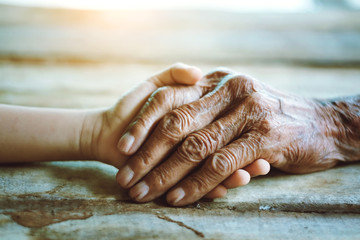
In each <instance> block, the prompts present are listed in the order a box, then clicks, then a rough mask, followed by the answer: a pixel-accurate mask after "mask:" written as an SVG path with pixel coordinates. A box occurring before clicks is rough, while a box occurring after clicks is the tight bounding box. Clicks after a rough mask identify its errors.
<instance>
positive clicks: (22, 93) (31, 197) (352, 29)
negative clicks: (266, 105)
mask: <svg viewBox="0 0 360 240" xmlns="http://www.w3.org/2000/svg"><path fill="white" fill-rule="evenodd" d="M358 16H359V13H358V12H351V13H349V12H324V13H322V14H310V13H308V14H295V15H274V14H273V15H251V14H245V15H244V14H235V13H232V14H224V13H214V12H212V13H206V12H200V13H195V12H190V13H184V12H182V13H181V12H171V13H161V12H155V13H154V12H153V13H145V12H143V13H141V14H140V13H134V12H130V13H121V14H119V13H115V12H113V13H110V14H105V13H104V12H100V13H99V12H88V11H80V12H76V11H64V10H61V11H60V10H41V9H25V8H12V7H0V102H1V103H8V104H20V105H35V106H43V107H47V106H49V107H68V108H88V107H99V106H109V105H111V104H113V103H114V102H115V101H116V100H117V99H118V98H119V96H120V95H121V94H123V93H124V92H125V91H127V90H128V89H130V88H131V87H132V86H134V85H136V84H137V83H138V82H139V81H142V80H143V79H144V78H146V77H148V76H150V75H151V74H154V73H155V72H157V71H159V70H160V69H161V68H163V67H165V66H166V65H168V64H170V63H172V62H174V61H185V62H190V63H195V64H197V65H199V66H200V67H201V68H202V69H203V70H204V71H205V72H206V71H208V70H211V69H213V68H214V67H216V66H218V65H226V66H227V67H229V68H231V69H234V70H236V71H239V72H244V73H247V74H250V75H252V76H254V77H256V78H258V79H260V80H261V81H264V82H266V83H268V84H270V85H272V86H274V87H276V88H278V89H280V90H284V91H290V92H293V93H296V94H300V95H303V96H306V97H318V98H331V97H338V96H344V95H353V94H358V93H359V90H360V81H359V80H360V79H359V76H360V65H359V60H360V40H359V36H360V35H359V30H360V18H359V17H358ZM184 19H185V20H184ZM0 117H1V116H0ZM115 173H116V169H115V168H113V167H110V166H107V165H104V164H101V163H97V162H52V163H41V164H18V165H7V166H1V167H0V239H202V238H205V239H264V238H266V239H358V238H359V236H360V228H359V225H360V174H359V173H360V165H359V164H354V165H343V166H339V167H336V168H334V169H331V170H328V171H324V172H319V173H312V174H306V175H288V174H284V173H281V172H278V171H274V170H273V171H272V172H271V174H270V175H269V176H265V177H258V178H256V179H253V180H252V181H251V183H250V184H249V185H248V186H245V187H242V188H239V189H234V190H231V191H229V194H228V196H227V197H226V198H224V199H218V200H216V201H213V202H209V201H199V202H198V203H196V204H194V205H191V206H188V207H185V208H172V207H169V206H167V205H166V203H165V202H164V200H163V199H159V200H157V201H154V202H151V203H147V204H136V203H133V202H131V201H129V198H128V197H127V195H126V192H125V191H123V190H121V189H120V188H119V187H118V185H117V184H116V183H115V181H114V176H115Z"/></svg>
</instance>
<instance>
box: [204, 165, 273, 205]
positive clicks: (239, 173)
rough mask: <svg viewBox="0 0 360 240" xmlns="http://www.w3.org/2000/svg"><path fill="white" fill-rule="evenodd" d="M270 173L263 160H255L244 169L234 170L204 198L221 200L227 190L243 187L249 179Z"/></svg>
mask: <svg viewBox="0 0 360 240" xmlns="http://www.w3.org/2000/svg"><path fill="white" fill-rule="evenodd" d="M269 171H270V164H269V163H268V162H267V161H266V160H264V159H258V160H255V161H254V162H253V163H251V164H249V165H248V166H246V167H245V168H244V169H238V170H236V171H235V172H234V173H233V174H232V175H231V176H229V177H228V178H227V179H225V180H224V181H223V182H222V184H219V185H218V186H216V187H215V188H214V189H213V190H211V191H210V192H209V193H208V194H206V195H205V198H209V199H214V198H222V197H225V196H226V194H227V189H231V188H237V187H241V186H245V185H247V184H248V183H249V182H250V179H251V177H256V176H259V175H266V174H268V173H269Z"/></svg>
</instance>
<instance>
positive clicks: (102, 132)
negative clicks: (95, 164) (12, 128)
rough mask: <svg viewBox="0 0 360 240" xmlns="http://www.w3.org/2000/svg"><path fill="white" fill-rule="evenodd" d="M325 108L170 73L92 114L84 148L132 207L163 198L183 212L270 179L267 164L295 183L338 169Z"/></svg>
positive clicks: (228, 80)
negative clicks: (296, 178) (106, 168)
mask: <svg viewBox="0 0 360 240" xmlns="http://www.w3.org/2000/svg"><path fill="white" fill-rule="evenodd" d="M323 107H324V106H323V105H322V104H321V103H319V102H318V101H316V100H309V99H304V98H301V97H297V96H293V95H288V94H284V93H281V92H279V91H277V90H274V89H272V88H270V87H269V86H267V85H265V84H263V83H261V82H259V81H257V80H255V79H253V78H251V77H248V76H245V75H239V74H237V73H234V72H232V71H230V70H224V69H219V70H216V71H213V72H211V73H209V74H207V75H206V76H204V77H203V76H202V73H201V71H200V70H199V69H197V68H195V67H189V66H186V65H183V64H176V65H174V66H172V67H170V68H169V69H167V70H165V71H163V72H161V73H159V74H157V75H155V76H154V77H151V78H149V79H148V80H147V81H145V82H144V83H142V84H141V85H140V86H139V87H138V88H136V89H134V90H133V91H131V92H130V93H128V94H126V95H125V96H124V97H123V98H122V99H120V100H119V102H118V103H117V104H116V105H115V106H114V107H113V108H111V109H109V110H107V111H104V112H103V113H102V114H100V115H99V114H94V115H91V114H89V116H88V118H87V119H88V120H87V121H88V122H89V123H90V124H92V126H94V127H93V131H92V133H91V137H90V140H89V141H81V142H82V143H83V146H82V148H83V149H90V152H91V156H92V157H94V158H96V159H99V160H101V161H103V162H105V163H109V164H112V165H114V166H116V167H118V168H119V172H118V174H117V177H116V178H117V181H118V183H119V184H120V185H121V186H122V187H123V188H126V189H130V190H129V195H130V197H131V198H132V199H134V200H136V201H138V202H146V201H151V200H153V199H155V198H157V197H159V196H161V195H163V194H164V193H166V192H167V196H166V198H167V201H168V203H169V204H171V205H174V206H183V205H187V204H190V203H193V202H195V201H197V200H199V199H200V198H202V197H204V196H206V197H210V198H215V197H221V196H224V195H225V194H226V189H227V188H232V187H237V186H240V185H244V184H247V183H248V182H249V180H250V176H256V175H263V174H266V173H267V172H268V171H269V163H270V164H271V165H272V166H274V167H276V168H278V169H281V170H283V171H287V172H294V173H305V172H312V171H318V170H323V169H327V168H330V167H332V166H334V165H335V164H336V163H337V162H338V159H339V157H338V156H336V146H335V143H334V141H333V139H332V138H327V137H325V135H326V134H325V135H324V131H326V127H325V126H326V124H324V123H326V122H327V121H329V120H328V119H327V116H326V115H324V114H322V112H323V109H322V108H323ZM95 116H101V117H95ZM85 135H86V134H85ZM84 137H85V136H84ZM87 137H89V136H88V135H87ZM119 139H120V140H119Z"/></svg>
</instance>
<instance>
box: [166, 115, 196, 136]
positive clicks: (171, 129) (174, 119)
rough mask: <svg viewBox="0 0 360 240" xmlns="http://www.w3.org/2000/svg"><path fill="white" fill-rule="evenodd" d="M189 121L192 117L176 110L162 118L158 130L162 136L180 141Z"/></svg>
mask: <svg viewBox="0 0 360 240" xmlns="http://www.w3.org/2000/svg"><path fill="white" fill-rule="evenodd" d="M191 119H192V117H191V115H190V114H189V113H188V112H187V111H185V110H183V109H176V110H174V111H171V112H170V113H168V114H166V115H165V116H164V118H163V119H162V120H161V123H160V129H161V131H162V133H163V135H165V136H167V137H168V138H170V139H176V140H177V139H181V138H182V136H183V134H184V133H185V132H186V130H187V128H188V126H189V125H190V121H191Z"/></svg>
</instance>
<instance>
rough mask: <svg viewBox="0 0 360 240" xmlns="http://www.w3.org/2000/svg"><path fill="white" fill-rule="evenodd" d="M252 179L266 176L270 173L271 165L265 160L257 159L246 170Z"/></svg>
mask: <svg viewBox="0 0 360 240" xmlns="http://www.w3.org/2000/svg"><path fill="white" fill-rule="evenodd" d="M244 170H246V171H247V172H248V173H249V174H250V176H251V177H256V176H259V175H266V174H268V173H269V172H270V164H269V162H268V161H266V160H265V159H257V160H255V161H254V162H253V163H251V164H249V165H248V166H246V167H245V168H244Z"/></svg>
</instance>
